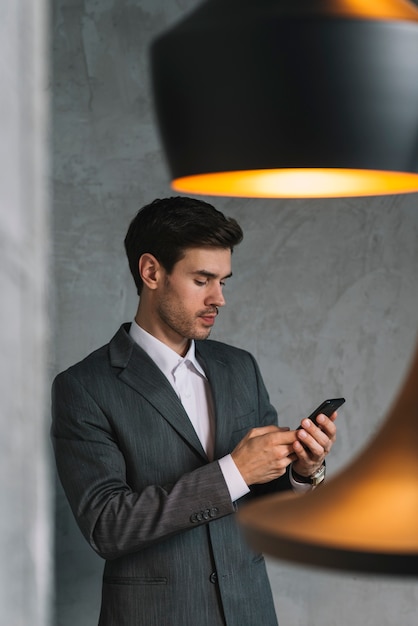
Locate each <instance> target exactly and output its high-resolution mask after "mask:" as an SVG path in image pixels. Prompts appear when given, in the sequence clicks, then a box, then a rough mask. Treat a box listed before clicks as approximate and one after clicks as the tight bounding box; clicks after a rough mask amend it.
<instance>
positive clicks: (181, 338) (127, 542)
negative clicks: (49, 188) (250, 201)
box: [52, 197, 336, 626]
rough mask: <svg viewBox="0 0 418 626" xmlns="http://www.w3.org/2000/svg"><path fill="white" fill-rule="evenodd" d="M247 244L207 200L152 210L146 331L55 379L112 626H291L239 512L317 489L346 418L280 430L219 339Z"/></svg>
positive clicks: (141, 280)
mask: <svg viewBox="0 0 418 626" xmlns="http://www.w3.org/2000/svg"><path fill="white" fill-rule="evenodd" d="M241 239H242V231H241V228H240V227H239V225H238V224H237V223H236V221H235V220H233V219H227V218H226V217H225V216H224V215H223V214H222V213H220V212H219V211H217V210H216V209H215V208H214V207H212V206H211V205H209V204H207V203H205V202H202V201H200V200H195V199H191V198H185V197H178V198H168V199H165V200H155V201H154V202H153V203H151V204H149V205H147V206H145V207H144V208H143V209H141V210H140V211H139V212H138V214H137V215H136V217H135V218H134V219H133V221H132V222H131V224H130V226H129V230H128V233H127V235H126V239H125V247H126V252H127V256H128V260H129V265H130V269H131V272H132V275H133V277H134V280H135V284H136V287H137V291H138V295H139V296H140V299H139V305H138V309H137V313H136V316H135V319H134V321H133V322H132V323H131V324H129V323H128V324H124V325H123V326H122V327H121V328H120V329H119V331H118V332H117V333H116V335H115V336H114V337H113V339H112V340H111V341H110V343H109V344H107V345H105V346H104V347H102V348H100V349H99V350H97V351H96V352H94V353H93V354H91V355H89V356H88V357H87V358H85V359H84V360H83V361H81V362H80V363H78V364H76V365H74V366H73V367H70V368H69V369H68V370H67V371H65V372H63V373H61V374H60V375H58V377H57V378H56V380H55V381H54V386H53V425H52V437H53V442H54V448H55V454H56V461H57V467H58V471H59V475H60V478H61V481H62V484H63V486H64V490H65V492H66V495H67V497H68V500H69V502H70V505H71V508H72V510H73V513H74V515H75V517H76V520H77V522H78V524H79V527H80V529H81V531H82V532H83V534H84V536H85V537H86V539H87V541H88V542H89V543H90V545H91V546H92V547H93V548H94V550H96V552H97V553H98V554H100V555H101V556H102V557H103V558H104V559H106V563H105V568H104V575H103V593H102V606H101V613H100V621H99V625H100V626H164V625H166V624H170V626H196V625H198V626H254V625H255V624H263V626H275V625H276V624H277V620H276V615H275V611H274V606H273V599H272V595H271V591H270V586H269V583H268V579H267V574H266V569H265V564H264V560H263V557H262V556H261V555H260V554H255V553H253V551H252V550H251V549H250V548H249V547H248V545H247V544H246V542H245V541H244V540H243V538H242V536H241V532H240V529H239V527H238V526H237V524H236V520H235V515H234V513H235V511H236V509H237V507H238V506H239V505H240V504H241V502H243V501H245V500H246V499H248V498H255V497H258V496H260V495H262V494H265V493H269V492H272V491H279V490H285V489H294V490H308V489H311V488H312V482H313V479H312V477H315V480H316V481H319V480H320V479H321V478H322V477H323V472H324V469H323V468H324V459H325V456H326V455H327V454H328V452H329V451H330V449H331V446H332V444H333V442H334V440H335V436H336V427H335V424H334V421H335V418H336V414H334V415H333V416H332V417H331V418H327V417H325V416H321V417H320V418H319V424H320V426H315V425H314V424H312V423H310V422H309V420H303V423H302V426H303V428H301V429H300V430H297V431H295V430H289V429H288V428H279V427H278V425H277V414H276V411H275V409H274V408H273V407H272V406H271V404H270V402H269V397H268V394H267V391H266V389H265V386H264V384H263V381H262V378H261V375H260V372H259V369H258V366H257V364H256V362H255V360H254V358H253V357H252V356H251V355H250V354H249V353H247V352H245V351H243V350H240V349H237V348H233V347H231V346H228V345H226V344H223V343H220V342H215V341H211V340H208V341H206V340H207V338H208V336H209V334H210V331H211V329H212V328H213V325H214V323H215V320H216V316H217V314H218V309H219V308H220V307H222V306H224V304H225V299H224V294H223V286H224V284H225V281H227V280H228V278H229V277H230V276H231V254H232V250H233V248H234V246H236V245H237V244H238V243H239V242H240V241H241Z"/></svg>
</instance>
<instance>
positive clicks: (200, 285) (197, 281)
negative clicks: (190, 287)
mask: <svg viewBox="0 0 418 626" xmlns="http://www.w3.org/2000/svg"><path fill="white" fill-rule="evenodd" d="M194 282H195V285H197V286H198V287H204V286H205V285H206V284H207V282H208V281H207V280H198V279H197V278H195V281H194Z"/></svg>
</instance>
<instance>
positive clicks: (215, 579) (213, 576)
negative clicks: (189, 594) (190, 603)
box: [209, 572, 218, 585]
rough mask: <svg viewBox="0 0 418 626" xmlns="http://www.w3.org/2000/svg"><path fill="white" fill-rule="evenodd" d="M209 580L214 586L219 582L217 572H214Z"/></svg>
mask: <svg viewBox="0 0 418 626" xmlns="http://www.w3.org/2000/svg"><path fill="white" fill-rule="evenodd" d="M209 580H210V582H211V583H212V584H213V585H214V584H215V583H217V582H218V575H217V573H216V572H212V574H211V575H210V576H209Z"/></svg>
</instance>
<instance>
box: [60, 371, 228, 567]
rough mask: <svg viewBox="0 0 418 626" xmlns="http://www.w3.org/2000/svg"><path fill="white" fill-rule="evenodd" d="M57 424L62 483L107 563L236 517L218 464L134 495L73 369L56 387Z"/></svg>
mask: <svg viewBox="0 0 418 626" xmlns="http://www.w3.org/2000/svg"><path fill="white" fill-rule="evenodd" d="M52 418H53V420H52V429H51V435H52V441H53V445H54V451H55V457H56V463H57V469H58V474H59V477H60V480H61V483H62V485H63V488H64V491H65V493H66V496H67V498H68V500H69V503H70V506H71V509H72V511H73V514H74V516H75V518H76V520H77V523H78V525H79V527H80V529H81V531H82V533H83V534H84V536H85V537H86V539H87V541H88V542H89V543H90V545H91V546H92V547H93V549H94V550H95V551H96V552H97V553H98V554H99V555H100V556H102V557H103V558H107V559H112V558H117V557H119V556H122V555H124V554H128V553H130V552H136V551H139V550H141V549H143V548H146V547H148V546H149V545H152V544H154V543H156V542H159V541H161V540H163V539H165V538H168V537H170V536H172V535H174V534H177V533H179V532H182V531H185V530H189V529H192V528H195V527H196V526H197V525H201V524H206V523H208V522H210V521H211V520H214V519H217V518H220V517H223V516H226V515H229V514H231V513H233V512H234V511H235V508H234V505H233V504H232V502H231V499H230V497H229V492H228V489H227V486H226V484H225V481H224V478H223V476H222V473H221V470H220V468H219V464H218V463H217V462H213V463H208V464H206V465H203V466H201V467H198V468H197V469H194V470H193V471H191V472H189V473H186V474H184V475H182V476H181V477H180V478H179V479H178V480H177V481H176V482H174V484H170V485H148V486H145V487H144V488H143V489H141V490H140V492H135V491H133V490H132V489H131V488H130V486H129V485H128V483H127V481H126V461H125V459H124V456H123V454H122V452H121V450H120V449H119V447H118V442H117V441H116V440H115V434H114V432H113V429H112V428H111V426H110V424H109V421H108V419H107V417H106V415H105V414H104V411H103V409H102V408H101V407H100V406H98V404H97V402H96V401H95V399H94V398H93V397H92V396H91V395H90V393H89V392H88V391H87V389H86V388H85V387H84V386H83V385H82V384H81V382H80V381H79V380H78V379H77V378H75V377H74V376H72V375H71V373H69V372H68V371H67V372H64V373H62V374H60V375H59V376H58V377H57V378H56V379H55V381H54V384H53V389H52ZM167 453H168V454H169V451H167Z"/></svg>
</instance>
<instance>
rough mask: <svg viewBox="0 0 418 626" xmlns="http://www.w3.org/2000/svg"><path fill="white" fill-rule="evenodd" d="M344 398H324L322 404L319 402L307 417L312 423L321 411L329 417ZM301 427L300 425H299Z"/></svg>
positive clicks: (342, 402)
mask: <svg viewBox="0 0 418 626" xmlns="http://www.w3.org/2000/svg"><path fill="white" fill-rule="evenodd" d="M344 402H345V398H329V399H328V400H324V402H322V404H320V405H319V406H318V407H317V408H316V409H315V411H313V412H312V413H311V414H310V415H309V417H308V419H310V420H311V421H312V422H313V423H314V424H316V418H317V417H318V415H319V414H320V413H323V414H324V415H326V416H327V417H330V416H331V415H332V414H333V413H334V411H336V410H337V409H338V408H339V407H340V406H341V405H342V404H344ZM299 428H302V426H299Z"/></svg>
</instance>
